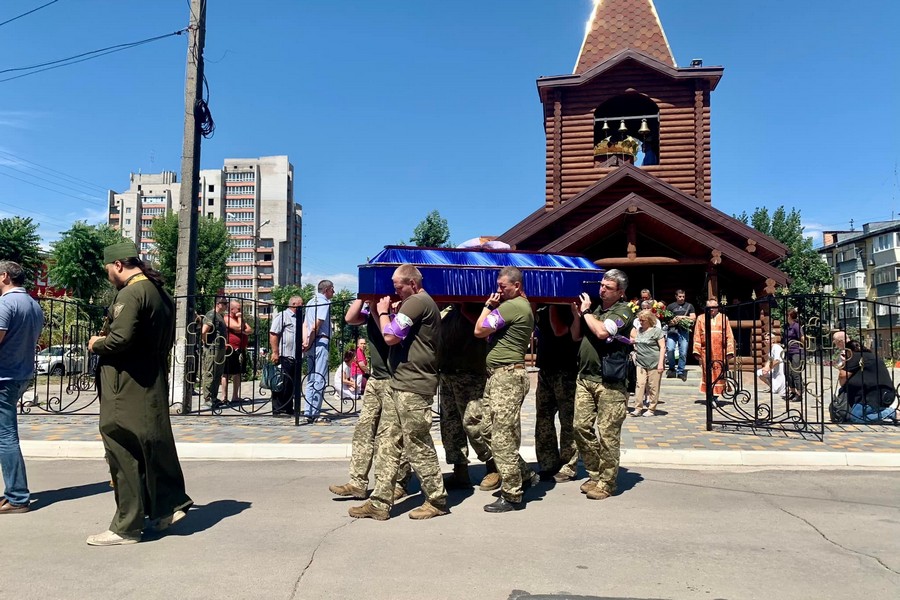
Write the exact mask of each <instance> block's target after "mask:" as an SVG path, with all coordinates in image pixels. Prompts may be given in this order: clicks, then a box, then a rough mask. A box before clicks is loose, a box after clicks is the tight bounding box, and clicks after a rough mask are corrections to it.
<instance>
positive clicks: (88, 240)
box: [48, 221, 125, 301]
mask: <svg viewBox="0 0 900 600" xmlns="http://www.w3.org/2000/svg"><path fill="white" fill-rule="evenodd" d="M123 241H125V238H123V237H122V235H121V234H120V233H119V232H118V231H116V230H115V229H113V228H112V227H110V226H109V225H88V224H87V223H85V222H84V221H76V222H75V224H74V225H72V228H71V229H69V230H68V231H64V232H63V233H62V236H61V237H60V238H59V241H56V242H53V243H52V244H51V245H50V246H51V248H52V250H51V253H50V263H51V266H50V269H49V272H48V277H49V279H50V281H51V282H52V283H53V284H54V285H57V286H59V287H63V288H65V289H66V290H68V291H69V293H71V294H72V296H74V297H75V298H79V299H81V300H89V299H92V298H93V299H94V300H95V301H97V300H99V299H100V295H101V293H102V292H103V291H104V290H105V289H106V288H108V287H109V286H110V284H109V280H108V279H107V276H106V267H105V266H104V264H103V249H104V248H105V247H106V246H109V245H111V244H117V243H119V242H123Z"/></svg>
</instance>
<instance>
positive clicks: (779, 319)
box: [698, 294, 900, 436]
mask: <svg viewBox="0 0 900 600" xmlns="http://www.w3.org/2000/svg"><path fill="white" fill-rule="evenodd" d="M721 311H722V312H723V313H724V314H725V315H726V317H727V318H728V320H729V327H730V329H731V331H732V333H733V338H732V340H729V339H728V336H727V335H722V336H718V335H716V334H715V333H713V331H712V330H713V329H714V328H713V327H712V323H711V319H710V317H709V313H708V311H707V313H705V314H702V315H700V316H699V317H698V318H699V319H704V320H706V321H707V326H706V339H705V340H702V341H701V342H702V345H703V346H704V349H705V350H706V351H705V353H704V355H703V359H704V361H703V365H702V366H703V373H704V383H705V387H706V395H707V396H706V410H707V418H706V425H707V429H708V430H710V429H712V428H713V427H715V426H724V427H726V428H727V427H740V428H751V429H761V430H772V429H774V430H784V431H794V432H800V433H811V434H815V435H818V436H823V435H824V434H825V430H826V425H827V424H829V423H852V424H856V425H897V424H898V420H897V398H898V391H900V370H898V368H897V366H898V361H900V325H898V323H900V307H898V306H896V305H893V304H889V303H882V302H877V301H871V300H864V299H848V298H846V297H845V296H826V295H822V294H814V295H789V296H772V297H769V298H765V299H763V300H758V301H754V302H748V303H743V304H737V305H731V306H727V307H721ZM872 317H875V318H872ZM793 322H796V326H795V327H794V328H792V327H791V324H792V323H793ZM791 329H793V332H798V335H794V334H793V332H791V333H790V334H789V330H791ZM836 333H840V335H838V339H837V340H835V334H836ZM841 338H843V339H845V340H846V343H845V342H844V341H842V339H841ZM836 342H837V343H836ZM775 344H777V346H776V345H775ZM732 349H733V354H732ZM855 355H856V356H855ZM854 356H855V358H854ZM779 362H780V369H781V371H780V375H779V372H778V370H776V371H775V374H776V377H772V375H771V372H767V370H769V369H771V367H772V366H773V364H774V365H775V366H776V367H777V366H778V363H779ZM844 367H847V369H848V370H849V372H850V373H853V372H855V370H856V368H857V367H858V368H859V369H858V370H859V372H858V373H857V374H856V375H853V376H852V377H851V379H850V380H849V381H843V380H842V369H843V368H844ZM844 372H845V374H846V373H847V370H845V371H844ZM845 403H846V404H845Z"/></svg>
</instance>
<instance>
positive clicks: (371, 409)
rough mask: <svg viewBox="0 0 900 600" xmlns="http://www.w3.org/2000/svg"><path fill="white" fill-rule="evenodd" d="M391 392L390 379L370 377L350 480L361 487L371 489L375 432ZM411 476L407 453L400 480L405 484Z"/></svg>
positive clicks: (359, 420)
mask: <svg viewBox="0 0 900 600" xmlns="http://www.w3.org/2000/svg"><path fill="white" fill-rule="evenodd" d="M390 394H391V380H390V379H375V378H374V377H370V378H369V381H368V383H366V391H365V393H363V397H362V408H361V409H360V411H359V419H358V420H357V421H356V427H355V428H354V429H353V444H352V451H351V453H350V483H352V484H353V486H354V487H357V488H359V489H361V490H367V489H369V470H370V469H371V468H372V459H373V457H374V455H375V443H376V437H375V436H376V433H377V432H378V423H379V422H380V421H381V411H382V407H383V405H384V398H385V396H389V395H390ZM409 477H410V470H409V461H408V460H406V458H405V457H404V458H403V459H402V460H401V461H400V466H399V472H398V474H397V481H398V484H399V485H402V486H403V487H404V488H405V487H406V483H407V482H408V481H409Z"/></svg>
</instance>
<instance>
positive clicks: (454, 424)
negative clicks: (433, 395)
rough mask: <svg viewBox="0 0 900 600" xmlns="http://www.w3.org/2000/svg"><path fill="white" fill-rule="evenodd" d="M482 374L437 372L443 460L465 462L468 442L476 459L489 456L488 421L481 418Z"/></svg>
mask: <svg viewBox="0 0 900 600" xmlns="http://www.w3.org/2000/svg"><path fill="white" fill-rule="evenodd" d="M486 378H487V374H486V373H473V372H460V373H441V440H442V441H443V443H444V452H445V454H446V457H447V463H448V464H451V465H465V464H468V463H469V458H468V456H469V444H471V445H472V449H473V450H475V455H476V456H478V460H480V461H483V462H487V461H488V460H490V459H491V446H490V442H491V427H490V421H489V420H488V419H485V418H484V406H483V405H482V402H481V398H482V396H484V386H485V379H486Z"/></svg>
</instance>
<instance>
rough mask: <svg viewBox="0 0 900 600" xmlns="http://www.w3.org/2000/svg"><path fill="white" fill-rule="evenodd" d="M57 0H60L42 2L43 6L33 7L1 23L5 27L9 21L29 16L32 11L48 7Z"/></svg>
mask: <svg viewBox="0 0 900 600" xmlns="http://www.w3.org/2000/svg"><path fill="white" fill-rule="evenodd" d="M57 2H59V0H52V1H51V2H48V3H47V4H42V5H41V6H38V7H37V8H33V9H31V10H29V11H28V12H25V13H22V14H21V15H19V16H18V17H13V18H12V19H7V20H6V21H3V22H2V23H0V27H3V26H4V25H6V24H7V23H12V22H13V21H17V20H19V19H21V18H22V17H27V16H28V15H30V14H31V13H33V12H37V11H39V10H41V9H42V8H46V7H48V6H50V5H51V4H56V3H57Z"/></svg>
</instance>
